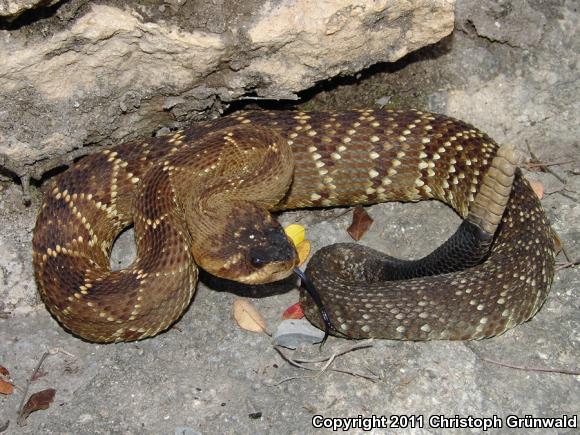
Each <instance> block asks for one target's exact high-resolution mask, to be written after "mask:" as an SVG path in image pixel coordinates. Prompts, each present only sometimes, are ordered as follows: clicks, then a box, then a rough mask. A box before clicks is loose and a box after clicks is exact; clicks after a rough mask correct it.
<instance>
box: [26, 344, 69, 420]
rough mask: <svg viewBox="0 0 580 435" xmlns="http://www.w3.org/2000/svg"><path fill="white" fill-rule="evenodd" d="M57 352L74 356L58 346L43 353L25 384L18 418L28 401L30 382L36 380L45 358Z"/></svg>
mask: <svg viewBox="0 0 580 435" xmlns="http://www.w3.org/2000/svg"><path fill="white" fill-rule="evenodd" d="M57 353H64V354H65V355H68V356H71V357H73V358H74V355H73V354H71V353H68V352H67V351H65V350H62V349H59V348H58V347H55V348H53V349H49V350H47V351H46V352H44V353H43V354H42V356H41V357H40V360H39V361H38V364H36V367H35V369H34V371H33V372H32V375H31V376H30V377H29V378H28V381H27V382H26V385H25V386H24V392H23V393H22V400H21V401H20V406H18V418H20V417H21V415H22V409H23V408H24V403H25V401H26V397H27V396H28V389H29V388H30V384H32V382H33V381H34V379H35V378H36V376H37V375H38V372H39V371H40V368H41V367H42V364H43V363H44V360H45V359H46V358H48V357H49V356H51V355H56V354H57Z"/></svg>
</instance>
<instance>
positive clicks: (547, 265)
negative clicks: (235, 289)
mask: <svg viewBox="0 0 580 435" xmlns="http://www.w3.org/2000/svg"><path fill="white" fill-rule="evenodd" d="M517 164H518V157H517V153H515V152H514V151H513V150H510V149H509V148H507V147H502V148H500V147H499V146H498V145H497V144H496V143H495V142H494V141H493V140H492V139H491V138H489V137H488V136H487V135H486V134H484V133H482V132H480V131H479V130H477V129H476V128H474V127H473V126H471V125H469V124H466V123H464V122H462V121H458V120H455V119H452V118H449V117H446V116H443V115H438V114H433V113H428V112H421V111H415V110H352V111H344V112H311V113H310V112H293V111H271V112H268V111H249V112H238V113H234V114H232V115H229V116H225V117H222V118H219V119H216V120H213V121H208V122H205V123H200V124H198V125H196V126H195V127H194V128H190V129H186V130H180V131H176V132H173V133H172V134H170V135H167V136H162V137H158V138H149V139H145V140H138V141H133V142H130V143H127V144H123V145H118V146H114V147H112V148H108V149H104V150H102V151H100V152H97V153H95V154H92V155H89V156H87V157H85V158H83V159H81V160H80V161H79V162H77V163H75V164H74V165H73V166H71V167H70V168H69V169H68V170H67V171H65V172H63V173H62V174H60V175H58V176H57V177H55V178H54V179H53V180H51V182H50V185H49V186H48V188H47V193H46V195H45V199H44V203H43V205H42V208H41V209H40V212H39V215H38V218H37V223H36V227H35V230H34V236H33V262H34V269H35V276H36V280H37V283H38V288H39V292H40V294H41V296H42V299H43V300H44V302H45V304H46V306H47V307H48V309H49V310H50V312H51V313H52V314H53V315H54V317H55V318H56V319H57V320H58V321H59V322H60V323H61V324H62V325H63V326H64V327H65V328H66V329H68V330H69V331H71V332H73V333H74V334H76V335H78V336H80V337H83V338H84V339H87V340H90V341H96V342H114V341H129V340H138V339H142V338H145V337H149V336H153V335H156V334H158V333H159V332H161V331H163V330H165V329H167V328H168V327H169V326H170V325H172V324H173V323H174V322H175V321H176V320H177V319H178V318H179V317H180V316H181V314H182V313H183V312H184V310H185V309H186V307H187V306H188V304H189V303H190V301H191V299H192V296H193V294H194V292H195V288H196V283H197V272H198V267H201V268H203V269H205V270H207V271H208V272H210V273H212V274H214V275H217V276H221V277H224V278H228V279H234V280H237V281H240V282H245V283H250V284H252V283H263V282H271V281H275V280H279V279H282V278H285V277H287V276H289V274H290V273H292V269H293V268H294V267H295V265H296V262H297V260H296V253H295V249H294V247H293V246H292V245H291V243H290V242H289V240H288V239H287V237H286V236H285V234H284V232H283V229H282V228H281V227H280V225H279V224H278V223H277V221H276V220H275V219H273V218H272V217H271V216H270V212H272V211H279V210H286V209H295V208H304V207H328V206H347V205H355V204H373V203H378V202H385V201H418V200H423V199H431V198H433V199H438V200H441V201H443V202H445V203H446V204H448V205H449V206H451V207H452V208H453V209H454V210H456V212H457V213H458V214H459V215H460V216H461V217H463V218H465V221H466V222H469V225H471V227H472V228H474V229H475V234H476V235H477V234H480V235H483V239H485V240H489V241H490V244H489V245H490V246H488V248H486V254H485V255H484V256H483V257H482V258H481V261H477V262H476V263H477V264H473V265H471V264H469V265H468V266H469V267H467V266H465V265H463V266H461V265H460V266H458V267H450V268H447V269H446V266H445V264H447V263H449V262H451V263H453V261H454V258H452V257H454V256H457V255H458V254H457V253H458V252H461V251H462V250H463V251H466V250H470V249H471V248H469V246H470V245H465V246H461V243H460V246H459V247H458V248H457V247H452V248H451V250H450V251H449V252H451V254H449V252H447V251H446V252H447V253H446V252H440V251H435V252H434V254H432V255H431V259H430V260H429V259H428V263H429V265H434V266H433V268H434V270H430V271H423V272H419V273H416V274H412V273H411V274H410V275H408V276H403V278H408V279H398V278H385V279H387V280H385V279H383V278H382V275H383V271H384V269H385V267H387V266H385V264H387V263H386V262H385V261H386V260H385V258H384V257H383V256H381V255H379V254H378V253H376V252H375V251H369V250H368V248H364V247H361V246H358V245H337V246H333V247H327V248H324V249H322V250H321V251H319V252H318V253H316V254H315V256H314V257H313V259H312V260H311V261H310V264H309V266H308V269H307V272H306V274H307V276H308V277H309V278H310V279H311V280H312V283H313V284H314V286H315V287H316V289H317V291H318V292H319V294H320V297H321V299H322V301H323V303H324V306H325V307H326V309H327V311H328V313H329V315H330V318H331V320H332V324H333V327H334V328H335V332H336V331H338V332H339V333H342V334H344V335H346V336H349V337H384V338H392V339H407V340H429V339H476V338H483V337H489V336H493V335H496V334H500V333H502V332H504V331H506V330H507V329H509V328H511V327H513V326H514V325H516V324H518V323H521V322H523V321H526V320H527V319H529V318H530V317H531V316H533V315H534V314H535V313H536V312H537V310H538V309H539V308H540V307H541V305H542V303H543V302H544V300H545V298H546V296H547V294H548V291H549V287H550V284H551V281H552V278H553V273H554V257H555V244H556V238H555V235H554V233H553V232H552V230H551V228H550V226H549V223H548V220H547V218H546V216H545V214H544V211H543V210H542V207H541V205H540V202H539V200H538V198H537V197H536V195H535V194H534V193H533V191H532V190H531V188H530V186H529V184H528V182H527V181H526V180H525V179H524V178H523V177H522V175H521V173H520V171H519V169H517V168H516V165H517ZM130 225H134V227H135V234H136V243H137V256H136V259H135V260H134V262H133V263H132V264H131V265H130V266H129V267H127V268H126V269H122V270H118V271H113V270H111V268H110V260H109V256H110V251H111V248H112V244H113V242H114V240H115V238H116V237H117V235H118V234H119V233H120V232H121V231H122V230H123V229H124V228H126V227H128V226H130ZM433 225H434V230H436V226H435V224H433ZM492 239H493V242H492V243H491V241H492ZM450 244H451V245H453V243H450ZM454 246H455V245H454ZM466 246H467V248H466ZM456 248H457V249H459V251H457V249H456ZM454 249H455V251H454ZM448 257H449V258H448ZM395 261H397V260H395ZM460 263H461V262H460ZM401 264H402V265H403V266H402V267H403V268H404V267H405V266H404V265H405V263H404V262H401ZM429 265H428V266H426V269H429V267H431V266H429ZM442 266H443V270H442V272H443V273H437V272H438V269H440V268H441V267H442ZM464 266H465V267H464ZM387 268H388V267H387ZM403 275H405V274H403ZM301 303H302V304H303V307H304V311H305V314H306V316H307V318H308V319H309V320H310V321H312V322H313V323H314V324H316V325H319V326H320V325H321V320H320V315H319V312H318V310H317V308H316V306H315V305H314V303H313V301H312V299H311V298H310V297H309V296H308V295H307V294H306V293H304V292H303V293H301Z"/></svg>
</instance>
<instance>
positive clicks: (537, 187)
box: [530, 180, 544, 199]
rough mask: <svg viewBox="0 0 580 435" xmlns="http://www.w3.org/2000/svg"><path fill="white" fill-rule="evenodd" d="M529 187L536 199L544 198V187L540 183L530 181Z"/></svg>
mask: <svg viewBox="0 0 580 435" xmlns="http://www.w3.org/2000/svg"><path fill="white" fill-rule="evenodd" d="M530 186H531V187H532V190H533V191H534V193H535V194H536V196H537V197H538V198H540V199H542V198H543V197H544V185H543V184H542V183H541V182H540V181H535V180H530Z"/></svg>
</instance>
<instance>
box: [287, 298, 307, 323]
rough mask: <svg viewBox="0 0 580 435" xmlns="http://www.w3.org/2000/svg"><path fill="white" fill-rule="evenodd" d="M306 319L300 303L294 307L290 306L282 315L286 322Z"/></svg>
mask: <svg viewBox="0 0 580 435" xmlns="http://www.w3.org/2000/svg"><path fill="white" fill-rule="evenodd" d="M303 317H304V311H302V307H301V306H300V302H296V303H295V304H294V305H290V306H289V307H288V308H286V311H284V314H282V318H283V319H284V320H288V319H301V318H303Z"/></svg>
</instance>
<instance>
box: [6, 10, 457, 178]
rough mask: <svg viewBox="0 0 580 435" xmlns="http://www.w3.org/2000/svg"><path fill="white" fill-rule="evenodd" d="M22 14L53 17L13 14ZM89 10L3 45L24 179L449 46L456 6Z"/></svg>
mask: <svg viewBox="0 0 580 435" xmlns="http://www.w3.org/2000/svg"><path fill="white" fill-rule="evenodd" d="M17 3H18V4H19V5H20V6H21V7H22V8H24V5H25V4H26V5H28V4H32V3H34V4H36V5H39V4H41V3H42V4H47V3H46V2H3V3H0V4H6V5H8V4H11V5H12V4H17ZM81 3H83V2H81V0H77V1H74V0H73V1H71V2H70V3H68V2H65V3H64V4H63V5H61V6H59V7H58V8H57V9H58V11H57V14H60V15H59V16H58V17H57V18H55V17H49V18H46V19H44V20H42V26H41V25H40V23H34V24H33V25H31V26H30V28H28V29H26V26H24V28H22V27H21V28H17V29H13V30H2V31H0V52H2V53H8V55H7V56H5V57H4V60H3V62H1V63H0V77H2V80H1V81H0V107H1V109H0V132H1V133H0V164H2V165H3V166H4V167H5V169H8V170H9V171H12V172H13V173H15V174H16V175H17V176H19V177H26V176H27V175H32V176H34V177H39V176H41V175H42V173H43V172H44V171H45V170H46V169H49V168H50V167H51V165H52V166H54V162H53V160H54V158H55V156H65V157H66V156H68V157H70V155H71V151H73V150H75V149H79V148H80V149H81V151H80V152H81V153H82V152H83V151H82V147H83V146H88V145H97V144H98V145H103V144H108V143H113V142H115V143H118V142H122V141H123V140H127V139H130V138H132V137H136V136H147V135H151V134H155V132H156V131H157V130H159V129H162V128H164V129H167V128H172V127H177V126H182V125H186V124H187V123H189V122H191V121H192V120H196V119H201V118H205V117H208V116H210V115H215V114H217V113H218V112H220V111H222V110H223V108H224V107H226V106H227V105H228V104H229V103H231V102H233V101H236V100H239V99H243V98H248V99H273V100H280V99H297V98H298V97H297V92H299V91H301V90H303V89H306V88H308V87H310V86H312V85H313V84H315V83H316V82H318V81H320V80H324V79H327V78H329V77H333V76H336V75H339V74H352V73H355V72H357V71H359V70H361V69H363V68H365V67H368V66H370V65H372V64H375V63H378V62H383V61H394V60H397V59H399V58H400V57H402V56H404V55H405V54H406V53H408V52H410V51H413V50H416V49H417V48H420V47H422V46H425V45H428V44H431V43H434V42H436V41H438V40H440V39H441V38H443V37H444V36H446V35H448V34H449V33H450V32H451V31H452V28H453V19H454V14H453V7H454V1H453V0H437V1H431V0H429V1H428V0H405V1H403V0H401V1H392V0H389V1H387V0H381V1H376V0H322V1H317V2H312V1H310V0H284V1H276V2H274V1H252V2H241V3H243V5H237V3H236V4H229V3H228V2H219V1H218V2H189V3H187V2H169V3H167V2H150V3H152V4H153V5H155V3H160V4H159V6H157V7H155V6H151V7H149V8H145V7H144V6H143V5H141V4H140V3H132V2H127V3H125V4H124V6H123V7H122V8H121V7H115V6H112V5H105V4H99V5H97V4H90V3H91V2H84V3H86V4H81ZM166 3H167V4H166ZM212 5H213V6H212ZM216 5H217V6H216ZM67 7H69V8H71V9H72V12H67V10H66V8H67ZM187 7H189V9H187ZM212 7H214V8H217V9H215V10H214V9H211V10H210V9H208V8H212ZM226 7H227V8H229V9H227V10H226ZM235 8H238V9H240V10H238V11H237V12H236V9H235ZM242 8H243V10H241V9H242ZM11 10H15V9H14V8H13V9H11ZM221 12H223V13H221ZM14 13H16V12H14ZM163 14H166V15H167V14H168V16H166V15H163ZM216 17H217V18H216ZM51 20H52V21H51ZM67 20H68V21H67ZM63 22H64V24H63ZM51 162H53V163H51Z"/></svg>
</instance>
